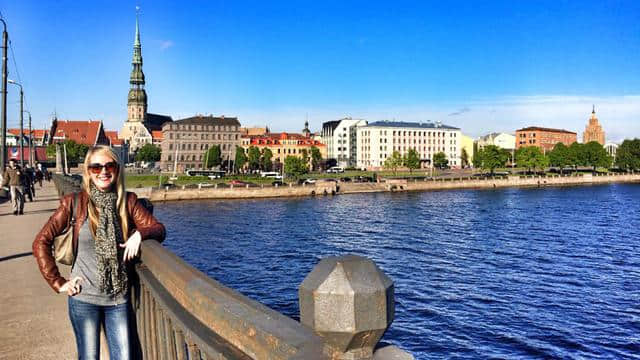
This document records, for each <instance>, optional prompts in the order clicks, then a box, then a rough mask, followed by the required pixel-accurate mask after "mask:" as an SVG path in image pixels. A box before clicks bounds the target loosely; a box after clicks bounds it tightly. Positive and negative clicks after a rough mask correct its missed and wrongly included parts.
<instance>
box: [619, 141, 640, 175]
mask: <svg viewBox="0 0 640 360" xmlns="http://www.w3.org/2000/svg"><path fill="white" fill-rule="evenodd" d="M616 165H618V167H620V169H624V170H631V171H635V170H638V169H640V139H633V140H625V141H623V142H622V144H620V146H619V147H618V150H617V151H616Z"/></svg>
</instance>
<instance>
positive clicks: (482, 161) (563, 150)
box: [472, 139, 640, 174]
mask: <svg viewBox="0 0 640 360" xmlns="http://www.w3.org/2000/svg"><path fill="white" fill-rule="evenodd" d="M512 157H513V159H512ZM510 159H511V160H512V161H514V162H515V165H516V166H517V167H520V168H525V169H527V171H528V172H532V171H533V172H535V171H538V170H541V171H542V170H544V169H546V168H547V167H549V166H551V167H556V168H559V169H560V172H563V171H564V169H566V168H572V169H577V168H578V167H590V168H592V169H593V171H596V169H597V168H607V169H608V168H611V167H612V165H615V166H617V167H618V168H620V169H621V170H627V171H629V170H638V169H640V139H634V140H625V141H624V142H623V143H622V144H621V145H620V146H619V147H618V150H617V153H616V158H615V161H614V158H613V157H612V156H610V155H609V154H608V153H607V151H606V150H605V148H604V147H603V146H602V145H601V144H600V143H598V142H596V141H591V142H588V143H586V144H581V143H578V142H574V143H573V144H571V145H569V146H566V145H565V144H563V143H557V144H556V145H555V146H554V147H553V150H551V151H550V152H548V153H546V154H545V153H543V152H542V150H540V148H538V147H535V146H526V147H521V148H520V149H518V150H517V151H516V152H515V153H511V152H509V151H508V150H505V149H502V148H499V147H497V146H495V145H488V146H485V147H483V148H481V149H478V150H477V151H476V152H475V153H474V154H473V160H472V162H473V165H474V166H475V167H476V168H480V169H483V170H488V171H489V172H490V173H491V174H493V173H494V171H495V169H497V168H501V167H505V166H506V165H507V163H508V162H509V160H510Z"/></svg>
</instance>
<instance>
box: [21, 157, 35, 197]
mask: <svg viewBox="0 0 640 360" xmlns="http://www.w3.org/2000/svg"><path fill="white" fill-rule="evenodd" d="M35 182H36V174H35V172H34V171H33V168H31V165H29V164H26V165H25V166H24V191H25V193H26V194H27V196H28V197H29V202H33V198H34V197H36V187H35Z"/></svg>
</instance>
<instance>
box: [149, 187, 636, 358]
mask: <svg viewBox="0 0 640 360" xmlns="http://www.w3.org/2000/svg"><path fill="white" fill-rule="evenodd" d="M638 199H640V186H638V185H635V184H627V185H607V186H586V187H573V188H546V189H502V190H469V191H440V192H421V193H394V194H389V193H384V194H362V195H344V196H336V197H320V198H301V199H271V200H238V201H184V202H173V203H164V204H156V214H157V216H158V217H159V218H160V219H161V221H163V222H164V223H165V224H166V225H167V228H168V229H169V233H168V239H167V242H166V245H167V246H168V247H169V248H170V249H171V250H172V251H174V252H176V253H177V254H178V255H180V256H181V257H182V258H184V259H185V260H186V261H187V262H189V263H191V264H192V265H194V266H196V267H197V268H198V269H200V270H202V271H204V272H205V273H207V274H208V275H209V276H211V277H213V278H215V279H217V280H219V281H220V282H222V283H224V284H226V285H227V286H230V287H232V288H234V289H237V290H239V291H240V292H242V293H244V294H245V295H247V296H250V297H252V298H254V299H256V300H259V301H260V302H262V303H265V304H266V305H268V306H270V307H271V308H274V309H275V310H278V311H280V312H282V313H284V314H286V315H288V316H291V317H293V318H296V319H297V318H298V305H297V287H298V285H299V284H300V283H301V282H302V280H303V278H304V277H305V276H306V275H307V274H308V273H309V272H310V271H311V269H312V268H313V266H314V265H315V264H316V263H317V262H318V261H319V259H320V258H323V257H326V256H330V255H338V254H345V253H353V254H359V255H363V256H366V257H369V258H371V259H373V260H374V261H375V262H376V263H377V264H378V265H379V266H380V267H381V268H382V269H383V270H384V271H385V272H386V273H387V274H388V275H389V276H390V277H391V278H392V279H393V280H394V281H395V284H396V286H395V289H396V302H397V304H396V320H395V321H394V323H393V324H392V326H391V328H390V330H389V331H388V332H387V333H386V334H385V336H384V338H383V340H384V341H386V342H391V343H395V344H397V345H399V346H401V347H402V348H405V349H407V350H409V351H411V352H412V353H414V354H415V355H416V358H419V359H427V358H433V359H440V358H443V357H445V358H469V359H476V358H492V357H495V358H514V357H517V358H520V357H526V358H620V357H625V358H634V357H635V358H639V357H640V356H639V355H638V354H640V345H639V344H640V338H639V336H638V334H639V333H640V332H639V331H640V305H638V304H639V302H638V301H639V300H640V281H639V279H640V266H639V265H640V256H639V255H640V240H639V235H640V230H639V229H640V220H639V217H638V215H639V210H640V206H639V205H638V204H639V203H638Z"/></svg>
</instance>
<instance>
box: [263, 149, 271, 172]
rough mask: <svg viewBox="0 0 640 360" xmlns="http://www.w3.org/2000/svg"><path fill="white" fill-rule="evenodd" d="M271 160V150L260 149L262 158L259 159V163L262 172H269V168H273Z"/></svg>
mask: <svg viewBox="0 0 640 360" xmlns="http://www.w3.org/2000/svg"><path fill="white" fill-rule="evenodd" d="M271 158H273V152H271V149H269V148H264V149H262V158H261V159H260V162H261V167H262V170H263V171H271V168H272V167H273V163H272V162H271Z"/></svg>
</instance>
